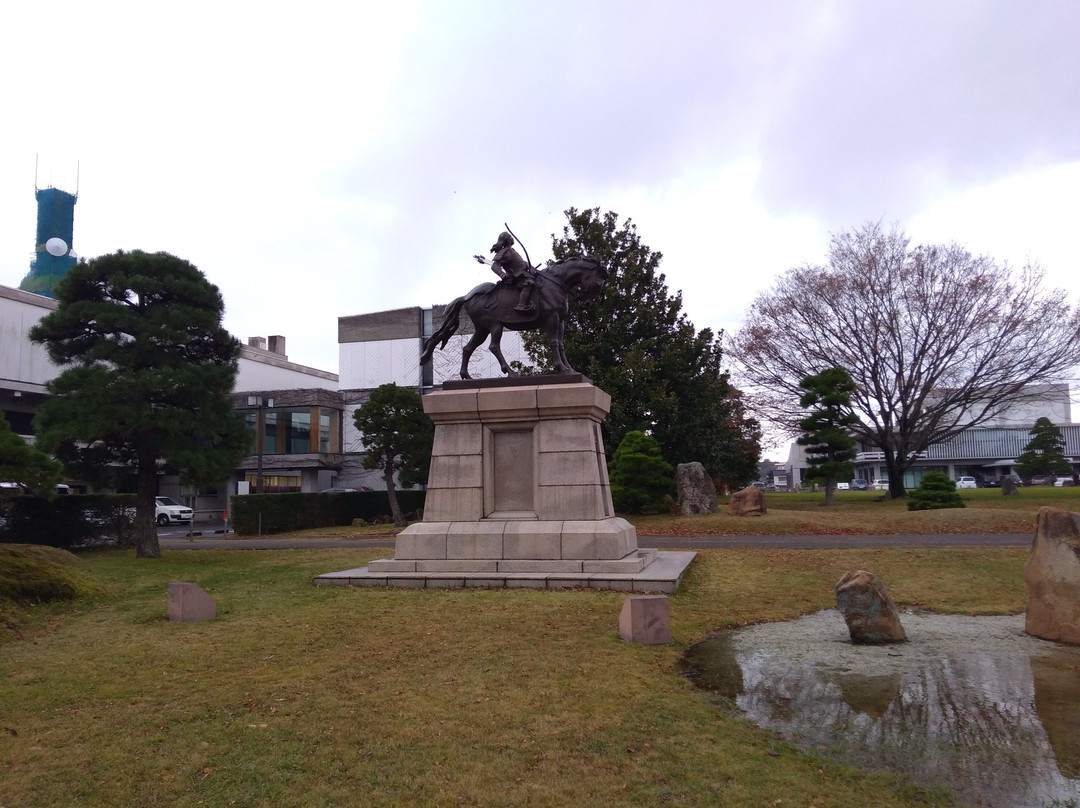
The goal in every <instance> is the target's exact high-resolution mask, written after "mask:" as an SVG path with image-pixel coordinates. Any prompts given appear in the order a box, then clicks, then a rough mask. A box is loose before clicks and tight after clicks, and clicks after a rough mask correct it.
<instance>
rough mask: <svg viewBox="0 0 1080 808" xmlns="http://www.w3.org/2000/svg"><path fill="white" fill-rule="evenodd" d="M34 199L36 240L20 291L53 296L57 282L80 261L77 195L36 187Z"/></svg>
mask: <svg viewBox="0 0 1080 808" xmlns="http://www.w3.org/2000/svg"><path fill="white" fill-rule="evenodd" d="M34 197H35V198H36V199H37V204H38V214H37V240H36V242H35V247H34V258H33V260H31V261H30V272H29V273H28V274H27V276H26V277H25V278H23V280H22V283H20V284H19V288H20V289H22V290H23V291H24V292H34V293H35V294H39V295H45V296H46V297H52V296H53V288H54V287H55V286H56V284H57V282H58V281H59V280H60V279H61V278H62V277H64V275H65V274H66V273H67V271H68V270H69V269H71V268H72V267H73V266H74V265H75V261H76V260H77V259H76V257H75V250H74V249H72V238H73V236H74V230H75V202H76V200H77V199H78V194H77V193H75V194H69V193H67V192H66V191H61V190H60V189H59V188H51V187H50V188H35V189H34Z"/></svg>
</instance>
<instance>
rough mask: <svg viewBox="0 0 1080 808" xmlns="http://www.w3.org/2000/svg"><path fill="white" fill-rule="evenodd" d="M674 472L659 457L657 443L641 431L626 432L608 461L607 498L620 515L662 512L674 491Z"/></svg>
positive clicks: (670, 466)
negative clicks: (609, 487) (608, 481)
mask: <svg viewBox="0 0 1080 808" xmlns="http://www.w3.org/2000/svg"><path fill="white" fill-rule="evenodd" d="M673 472H674V469H673V467H672V465H671V464H670V463H668V462H667V461H666V460H664V458H663V457H662V456H661V455H660V444H658V443H657V442H656V440H655V439H654V438H651V437H650V436H648V435H646V434H645V433H644V432H638V431H636V430H634V431H631V432H627V433H626V437H625V438H623V439H622V443H620V444H619V448H617V449H616V450H615V455H614V457H612V459H611V467H610V469H609V477H610V478H611V499H612V501H613V504H614V505H615V510H617V511H620V512H622V513H641V512H642V511H662V510H664V509H665V508H666V506H667V502H666V500H665V496H668V495H670V494H671V493H672V492H673V491H674V490H675V478H674V476H673Z"/></svg>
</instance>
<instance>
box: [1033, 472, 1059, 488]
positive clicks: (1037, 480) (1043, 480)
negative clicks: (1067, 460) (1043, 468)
mask: <svg viewBox="0 0 1080 808" xmlns="http://www.w3.org/2000/svg"><path fill="white" fill-rule="evenodd" d="M1053 483H1054V478H1053V477H1051V476H1050V475H1049V474H1036V475H1035V476H1034V477H1032V478H1031V484H1032V485H1053Z"/></svg>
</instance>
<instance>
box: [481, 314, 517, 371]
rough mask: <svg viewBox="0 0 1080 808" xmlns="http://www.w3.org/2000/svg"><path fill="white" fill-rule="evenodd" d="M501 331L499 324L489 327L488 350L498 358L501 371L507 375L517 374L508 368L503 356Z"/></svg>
mask: <svg viewBox="0 0 1080 808" xmlns="http://www.w3.org/2000/svg"><path fill="white" fill-rule="evenodd" d="M502 333H503V330H502V326H501V325H499V326H496V327H495V328H493V329H491V344H490V345H488V350H489V351H491V352H492V353H493V354H494V355H495V358H496V359H498V360H499V367H500V368H501V369H502V372H503V373H505V374H506V375H507V376H517V375H518V374H517V373H515V372H514V371H512V370H510V365H508V364H507V363H506V359H505V357H503V352H502Z"/></svg>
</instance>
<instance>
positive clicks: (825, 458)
mask: <svg viewBox="0 0 1080 808" xmlns="http://www.w3.org/2000/svg"><path fill="white" fill-rule="evenodd" d="M799 387H800V389H802V390H804V391H805V392H804V393H803V395H802V397H801V398H800V399H799V405H800V406H802V407H805V408H810V407H812V408H813V409H812V410H811V412H810V414H809V415H808V416H806V418H804V419H803V420H802V421H800V422H799V428H800V429H801V430H802V435H800V436H799V438H798V439H797V440H796V442H797V443H798V444H799V445H800V446H805V447H806V462H807V464H808V468H807V477H809V478H810V479H812V480H822V481H824V483H825V504H826V505H832V503H833V492H834V491H835V489H836V482H837V480H849V479H851V475H852V474H853V473H854V472H855V463H854V461H855V447H856V445H857V441H856V440H855V438H853V437H852V436H851V434H850V429H851V427H853V426H855V425H856V424H858V423H859V419H858V417H857V416H856V415H855V414H854V413H853V412H852V411H851V395H852V393H854V392H855V383H854V382H853V381H852V380H851V376H850V375H848V372H847V371H846V370H844V369H843V368H841V367H832V368H828V369H826V370H823V371H821V373H818V374H816V375H811V376H806V377H805V378H803V380H802V381H801V382H799Z"/></svg>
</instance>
